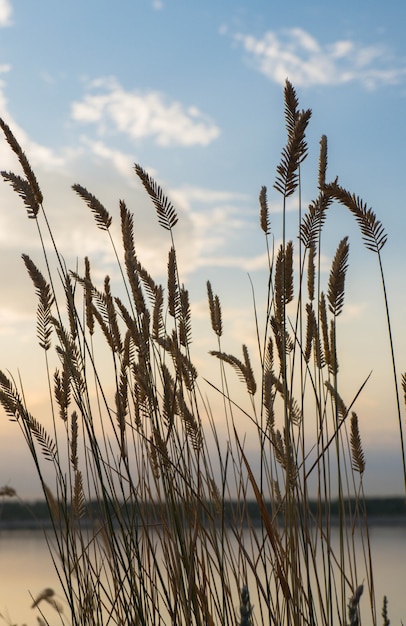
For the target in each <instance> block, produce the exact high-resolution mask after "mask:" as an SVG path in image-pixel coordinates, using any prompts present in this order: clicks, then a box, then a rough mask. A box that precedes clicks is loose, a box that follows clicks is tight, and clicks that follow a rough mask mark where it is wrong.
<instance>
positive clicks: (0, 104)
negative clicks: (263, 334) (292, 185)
mask: <svg viewBox="0 0 406 626" xmlns="http://www.w3.org/2000/svg"><path fill="white" fill-rule="evenodd" d="M405 11H406V9H405V7H404V5H403V3H402V2H397V1H393V2H389V3H385V4H384V3H382V2H381V1H368V2H366V1H360V2H357V3H355V2H347V1H344V2H340V3H333V2H327V1H324V2H321V1H316V2H297V1H291V2H289V3H280V2H271V1H270V0H244V1H239V0H222V1H221V2H215V1H214V0H206V1H205V2H200V3H191V2H186V0H118V1H117V2H115V3H113V2H106V1H105V0H97V1H96V0H86V2H79V1H78V0H70V2H61V1H59V0H41V1H40V2H32V1H31V0H19V1H18V2H17V1H13V0H0V115H1V116H2V117H3V119H4V120H5V121H6V122H7V123H8V124H9V125H10V126H11V127H12V129H13V130H14V132H15V134H16V136H17V138H18V139H19V141H20V143H21V144H22V145H23V147H24V149H25V151H26V153H27V155H28V156H29V159H30V161H31V163H32V165H33V167H34V169H35V170H36V172H37V175H38V178H39V180H40V184H41V187H42V190H43V192H44V196H45V207H46V210H47V212H48V215H49V216H50V218H51V222H52V224H53V226H54V231H55V234H56V238H57V241H58V244H59V245H60V246H61V248H62V252H63V253H64V255H65V257H66V259H67V261H68V263H70V264H71V265H72V264H73V265H74V264H75V261H76V258H78V257H79V258H82V257H83V254H84V253H87V254H89V256H91V258H92V259H94V267H95V268H96V269H97V272H98V276H99V277H100V278H102V277H103V275H104V273H106V272H107V271H110V269H111V268H110V263H111V261H112V256H111V252H110V249H109V247H108V245H107V242H105V240H104V239H103V238H102V237H100V231H95V229H94V225H93V222H92V218H91V216H90V215H88V214H87V213H86V209H85V208H84V207H83V205H82V203H81V202H80V201H79V199H78V198H76V196H75V195H74V194H73V192H72V191H71V189H70V185H71V184H72V183H75V182H77V183H80V184H83V185H84V186H86V187H87V188H88V189H89V191H91V192H92V193H94V194H95V195H96V196H97V197H99V199H100V200H101V201H102V202H103V203H104V204H105V205H106V206H107V207H108V208H109V210H110V211H111V212H112V214H113V215H115V216H118V200H119V199H120V198H124V199H125V200H126V201H127V203H128V206H129V208H130V209H131V210H133V211H134V213H135V225H136V243H137V251H138V254H139V256H140V258H141V259H142V260H143V262H144V263H145V265H146V266H147V267H148V269H149V270H150V272H151V273H153V274H154V275H155V276H156V277H157V278H158V279H159V278H160V277H161V280H162V279H163V276H164V273H165V264H166V256H165V254H166V253H165V254H162V253H161V252H162V249H163V248H162V246H164V249H165V250H166V247H167V240H166V239H165V234H164V233H162V232H161V231H160V229H159V227H158V226H157V224H156V220H155V215H154V212H153V210H152V209H151V206H150V204H149V201H148V199H147V198H146V197H145V193H143V190H142V189H141V188H140V186H139V185H138V183H137V181H136V180H135V175H134V173H133V170H132V165H133V163H134V162H139V163H140V164H141V165H142V166H143V167H145V168H147V169H148V170H149V171H150V172H151V173H152V174H153V175H154V176H155V178H156V179H157V181H158V182H159V183H160V184H161V185H162V186H163V188H164V189H165V191H166V192H167V193H168V195H169V196H170V198H171V199H172V200H173V202H174V204H175V205H176V207H177V209H178V213H179V216H180V222H179V227H177V233H176V236H177V246H178V252H179V254H180V261H181V268H182V272H183V278H184V279H185V281H186V283H187V285H188V287H189V289H190V292H191V297H192V299H193V302H194V315H195V319H196V329H197V330H196V338H195V345H196V347H197V349H198V348H199V347H200V348H202V349H203V350H205V351H207V349H210V348H211V347H215V346H214V338H213V345H210V346H207V345H206V340H205V339H204V338H202V337H203V336H204V333H205V330H208V326H205V324H206V323H207V312H206V300H205V284H206V280H207V278H210V279H211V280H212V283H213V288H214V289H215V291H216V293H218V294H219V295H220V297H221V300H222V303H223V312H224V317H225V322H226V334H227V337H228V339H226V340H225V341H226V342H227V341H229V345H228V346H227V344H226V348H228V349H229V350H230V351H235V346H236V345H237V346H238V347H239V346H240V344H241V343H242V340H241V335H242V334H244V339H245V340H246V341H247V342H248V343H249V341H250V339H249V338H250V336H251V335H252V337H253V329H252V307H251V290H250V284H249V280H248V277H247V273H248V272H249V274H250V276H251V277H252V279H253V282H254V285H255V287H256V289H257V293H258V298H259V299H260V297H261V294H262V293H263V286H264V285H266V259H265V248H264V242H263V238H262V236H261V233H260V231H259V228H258V193H259V190H260V188H261V186H262V185H267V187H268V188H269V200H270V206H271V210H272V215H271V220H272V225H275V230H276V234H275V236H276V237H278V234H277V231H278V228H279V220H280V212H279V211H280V198H279V197H278V195H277V193H276V192H272V185H273V182H274V178H275V168H276V165H277V163H278V161H279V158H280V150H281V148H282V147H283V143H284V118H283V85H284V81H285V79H286V78H287V77H288V78H289V79H290V80H291V81H292V83H293V84H294V86H295V87H296V90H297V93H298V96H299V99H300V105H301V107H303V108H311V109H312V110H313V118H312V120H311V123H310V128H309V132H308V143H309V152H310V155H309V158H308V160H307V161H306V163H305V165H304V169H303V198H304V200H305V202H307V201H310V200H311V199H313V197H314V196H315V195H316V193H317V189H316V184H317V167H316V165H317V159H318V142H319V139H320V136H321V135H322V134H326V135H327V137H328V141H329V178H330V179H333V178H335V176H337V175H338V176H339V180H340V182H341V183H342V184H343V185H344V186H345V187H347V188H349V189H350V190H351V191H353V192H355V193H356V194H359V195H360V196H361V197H362V198H363V199H364V200H366V201H367V202H368V204H369V205H372V207H373V208H374V210H375V211H376V212H377V214H378V217H379V218H380V219H381V220H382V221H383V224H384V226H385V228H386V230H387V232H388V235H389V241H388V244H387V246H386V248H385V250H384V255H383V256H384V264H385V265H384V269H385V271H386V276H387V281H388V289H389V298H390V303H391V307H392V313H393V323H394V332H395V339H396V347H397V357H398V365H399V371H405V370H406V358H405V354H406V341H405V340H406V337H405V331H404V319H405V314H406V297H405V293H404V292H405V290H404V269H403V268H404V261H405V250H404V234H405V226H406V216H405V211H406V207H405V201H404V193H403V188H404V171H405V159H404V146H405V143H406V124H405V121H404V109H405V103H406V43H405V38H404V25H405V17H406V16H405ZM0 169H2V170H3V169H14V170H17V166H16V164H15V161H14V159H13V155H11V154H10V150H9V148H8V146H7V145H6V144H5V142H4V141H0ZM0 202H1V206H0V244H1V245H0V255H1V259H2V262H1V266H2V267H3V273H2V280H1V282H0V352H1V356H2V358H1V367H2V369H6V368H8V369H10V370H11V371H13V372H16V371H17V368H19V370H20V372H21V376H22V378H23V380H24V384H25V386H26V388H27V390H28V392H29V394H30V398H31V401H32V403H33V405H34V407H35V406H38V407H40V406H41V402H42V400H43V398H42V396H41V392H40V389H41V388H42V387H41V383H40V382H38V380H37V378H36V377H34V376H33V368H34V370H35V371H36V369H37V368H36V366H33V361H32V360H31V359H34V358H36V357H38V358H40V357H41V355H39V356H38V355H36V350H37V348H36V342H35V301H34V299H33V297H32V290H31V285H30V284H29V281H28V279H27V278H26V276H25V271H24V269H23V267H22V262H21V258H20V255H21V253H22V252H26V253H29V254H30V255H32V256H33V258H36V257H35V255H37V258H38V259H39V258H40V256H39V250H38V242H37V240H36V238H35V232H34V231H33V228H32V223H31V222H29V221H28V220H27V219H26V218H25V215H24V209H23V207H22V206H21V205H20V203H19V202H18V198H14V196H13V194H12V192H11V190H10V189H9V188H8V187H7V186H6V185H5V184H3V185H1V186H0ZM292 216H293V213H292ZM294 219H296V218H293V217H292V218H291V221H292V224H293V223H294V222H293V220H294ZM117 223H118V220H117ZM345 234H348V235H349V236H350V245H351V256H350V277H349V279H348V296H347V299H346V308H345V312H344V314H343V324H344V325H345V329H346V334H347V337H348V340H347V342H346V343H345V342H343V346H342V348H343V371H344V372H345V373H344V374H343V379H344V382H343V384H344V387H345V385H347V388H348V390H349V393H351V392H354V390H355V389H356V388H357V384H361V382H362V380H363V379H364V378H365V377H366V375H367V374H368V373H369V371H370V370H373V382H372V384H371V387H370V389H369V390H368V394H367V395H366V396H365V397H364V398H363V399H362V400H360V403H359V407H358V410H359V415H360V427H361V434H362V436H363V440H364V443H365V448H366V456H367V467H368V460H370V462H369V467H368V471H369V472H370V474H369V476H370V478H368V477H367V478H366V483H367V486H368V488H369V491H370V492H375V493H381V494H384V493H402V488H403V483H402V477H401V467H400V462H399V454H398V447H397V446H398V441H397V440H398V430H397V422H396V416H395V414H394V407H395V404H394V400H393V394H392V387H391V385H392V381H391V378H390V373H389V367H390V361H389V352H388V344H387V337H386V328H385V326H384V311H383V304H382V299H381V290H380V283H379V275H378V268H377V264H376V260H375V259H374V258H371V256H370V254H369V253H368V252H367V251H365V250H364V249H363V248H362V245H361V239H360V235H359V233H358V230H357V228H356V226H355V225H354V224H353V221H352V219H351V217H350V216H348V215H347V214H346V213H345V211H344V210H343V209H337V210H336V212H335V213H334V214H333V215H332V217H331V219H330V217H329V223H328V225H327V228H326V243H327V246H331V247H330V249H329V248H327V251H326V255H327V256H326V266H327V263H328V261H329V260H330V259H331V257H332V255H333V254H334V251H335V247H336V245H337V244H338V241H339V239H341V238H342V237H343V236H344V235H345ZM291 236H292V237H295V236H296V232H293V234H292V235H291ZM84 251H85V252H84ZM113 279H114V276H113ZM347 329H348V330H347ZM200 332H201V333H202V335H200V334H199V333H200ZM251 343H252V345H254V343H255V342H254V338H252V341H251ZM38 350H39V349H38ZM2 429H3V436H2V437H0V483H9V484H12V485H13V486H15V487H16V488H17V489H18V491H19V492H20V493H21V494H22V495H26V494H27V493H28V494H29V493H31V494H32V491H30V487H29V485H30V483H29V481H28V476H29V475H30V474H31V468H30V466H29V460H28V455H26V454H24V453H23V452H21V451H22V449H23V447H22V445H21V443H19V442H18V433H17V434H16V427H15V425H13V424H11V425H10V424H7V423H6V421H5V420H4V428H3V426H2ZM0 432H1V431H0ZM11 446H13V448H11ZM3 447H4V449H3ZM11 449H13V450H15V451H18V455H17V454H16V453H15V452H13V453H12V454H11V453H10V450H11ZM16 456H18V462H16V461H15V457H16ZM22 458H23V462H22V461H21V459H22ZM368 481H369V482H368Z"/></svg>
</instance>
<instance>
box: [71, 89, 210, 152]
mask: <svg viewBox="0 0 406 626" xmlns="http://www.w3.org/2000/svg"><path fill="white" fill-rule="evenodd" d="M71 117H72V119H73V120H75V121H77V122H82V123H87V124H95V125H96V126H97V132H98V134H99V135H100V136H103V135H106V134H107V133H123V134H125V135H127V136H128V137H129V138H130V139H132V140H139V139H142V138H145V137H151V138H153V139H154V141H155V142H156V143H157V144H158V145H160V146H173V145H177V146H193V145H201V146H206V145H208V144H209V143H211V142H212V141H213V140H214V139H216V138H217V137H218V136H219V134H220V130H219V128H218V127H217V126H216V124H215V123H214V122H213V121H212V120H210V119H209V118H208V117H207V116H205V115H204V114H203V113H201V112H200V110H199V109H198V108H197V107H195V106H187V107H185V106H184V105H183V104H181V103H180V102H176V101H170V100H169V99H168V98H167V97H166V96H165V95H164V94H162V93H160V92H158V91H147V92H141V91H126V90H125V89H124V88H123V87H122V86H121V85H120V84H119V83H118V82H117V81H116V80H115V79H114V78H111V77H110V78H101V79H97V80H95V81H92V83H91V84H90V85H89V93H87V94H86V95H85V96H84V98H83V99H82V100H80V101H76V102H74V103H73V105H72V110H71Z"/></svg>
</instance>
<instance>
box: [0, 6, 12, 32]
mask: <svg viewBox="0 0 406 626" xmlns="http://www.w3.org/2000/svg"><path fill="white" fill-rule="evenodd" d="M11 14H12V7H11V2H10V1H9V0H0V26H10V24H11Z"/></svg>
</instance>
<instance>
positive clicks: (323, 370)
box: [0, 81, 406, 626]
mask: <svg viewBox="0 0 406 626" xmlns="http://www.w3.org/2000/svg"><path fill="white" fill-rule="evenodd" d="M284 100H285V121H286V131H287V139H286V145H285V147H284V148H283V150H282V154H281V161H280V163H279V165H278V167H277V172H276V179H275V185H274V187H275V190H276V191H277V193H279V194H280V195H281V197H282V203H283V207H284V209H283V213H282V220H281V225H280V229H276V230H275V231H274V230H273V229H274V225H273V224H272V225H271V220H270V212H269V207H268V199H267V189H266V188H265V187H262V189H261V191H260V195H259V225H260V228H261V229H262V232H263V235H264V247H265V249H266V251H267V255H268V267H269V276H268V278H267V295H266V299H265V302H264V306H263V307H258V305H256V304H255V306H254V309H253V316H254V320H255V324H256V332H257V339H258V350H257V353H256V354H253V353H251V352H250V351H249V349H248V347H247V345H246V344H245V343H244V344H243V345H242V348H241V349H240V350H238V352H237V351H236V353H235V354H230V353H228V352H225V351H224V349H223V344H222V338H223V335H224V334H226V332H227V329H226V327H225V325H224V323H223V316H222V309H221V298H220V296H219V295H217V294H215V293H214V291H213V287H212V284H211V282H210V281H209V282H207V299H208V318H209V319H210V321H211V326H212V329H213V333H214V334H213V350H212V351H211V355H210V356H209V357H208V358H211V359H213V367H215V366H216V367H218V376H217V375H214V376H213V379H212V380H210V381H209V380H205V379H201V378H200V377H199V375H198V371H197V369H196V367H195V365H194V361H193V351H192V319H191V307H190V301H189V293H188V290H187V288H186V287H185V285H184V283H183V282H182V278H181V276H182V271H181V268H180V267H179V265H178V260H177V253H176V224H177V222H178V215H177V212H176V209H175V207H174V206H173V204H172V203H171V202H170V200H169V199H168V198H167V197H166V195H165V193H164V191H163V190H162V189H161V187H160V186H159V184H158V183H157V182H156V181H155V180H153V179H152V177H151V176H150V175H149V174H148V173H147V172H146V171H145V170H144V169H143V168H142V167H141V166H140V165H135V168H134V169H135V175H136V176H137V177H138V178H139V180H140V182H141V183H142V185H143V187H144V188H145V191H146V193H147V194H148V196H149V197H150V199H151V202H152V205H153V207H154V208H155V211H156V214H157V218H158V222H159V224H160V226H161V227H162V228H163V229H165V230H166V231H167V234H168V263H167V268H168V275H167V282H166V285H165V286H164V285H162V284H159V283H157V282H156V281H155V279H154V278H153V276H151V274H150V273H149V272H148V270H147V269H146V268H145V267H144V266H143V264H142V260H141V259H139V258H138V256H137V253H136V248H135V243H134V229H133V215H132V213H131V212H130V211H129V209H128V208H127V205H126V204H125V202H123V201H121V202H120V204H119V219H120V224H121V237H122V240H121V243H120V242H117V241H115V240H114V238H113V236H112V234H111V228H110V227H111V224H112V223H113V219H115V218H114V216H112V215H110V213H109V211H108V210H107V209H106V208H105V207H104V206H103V205H102V203H101V202H100V201H99V200H98V199H97V198H96V197H95V196H94V195H93V194H92V193H90V192H89V191H88V190H87V189H86V188H85V187H83V186H82V185H79V184H76V185H73V190H74V192H75V193H76V194H77V195H78V196H79V197H80V198H81V199H82V200H83V201H84V204H85V205H86V206H87V207H88V208H89V209H90V211H91V212H92V214H93V216H94V218H95V223H96V227H97V228H98V229H100V230H101V231H103V233H104V235H105V236H106V237H108V239H109V241H110V243H111V245H112V247H113V251H114V254H115V258H116V261H117V265H118V269H119V272H120V275H121V277H122V283H123V288H122V289H121V291H120V295H115V294H114V293H113V291H112V286H111V280H110V277H109V276H106V277H105V280H104V282H103V284H102V285H97V284H95V282H94V280H93V278H92V269H93V268H92V261H91V259H90V258H88V257H85V258H84V259H83V264H82V267H81V268H79V269H78V268H76V269H75V271H71V270H68V269H67V268H66V266H65V263H64V260H63V251H61V250H59V249H58V248H57V247H56V245H55V244H53V245H54V249H53V253H52V252H49V251H48V249H47V248H46V247H45V245H44V243H43V241H44V237H45V235H47V236H50V237H51V241H52V242H54V238H53V230H52V227H51V225H50V223H49V221H48V219H47V215H46V209H45V203H44V199H43V195H42V192H41V190H40V187H39V184H38V181H37V179H36V177H35V175H34V173H33V171H32V169H31V167H30V164H29V162H28V159H27V157H26V156H25V154H24V152H23V150H22V148H21V147H20V145H19V143H18V141H17V139H16V138H15V137H14V135H13V133H12V131H11V130H10V128H9V127H8V126H7V124H5V123H4V122H3V121H0V126H1V128H2V130H3V132H4V134H5V138H6V140H7V141H8V143H9V145H10V147H11V149H12V150H13V151H14V152H15V154H16V155H17V157H18V159H19V162H20V165H21V168H22V175H16V174H14V173H12V172H1V174H2V176H3V178H4V180H5V181H6V182H8V183H10V184H11V186H12V188H13V189H14V191H15V192H16V193H18V195H19V196H21V198H22V200H23V203H24V205H25V207H26V210H27V214H28V217H29V218H30V219H32V220H34V221H35V223H36V227H37V232H38V236H39V237H40V240H41V243H42V251H43V259H42V260H41V259H38V260H33V259H31V258H30V257H29V256H27V255H25V254H24V255H23V261H24V264H25V266H26V268H27V271H28V274H29V276H30V278H31V280H32V283H33V286H34V290H35V294H36V297H37V301H38V305H37V338H38V343H39V346H40V348H41V349H42V350H43V352H44V360H45V368H46V371H47V376H48V385H49V395H50V400H49V402H50V412H51V415H52V421H51V422H50V424H51V425H50V426H49V425H48V424H47V425H44V424H43V423H42V422H41V421H40V420H38V419H37V418H36V417H34V416H33V415H32V414H31V412H30V410H29V398H27V399H26V398H25V396H24V392H23V389H22V388H20V386H19V385H17V384H16V382H15V381H14V380H13V379H12V378H11V377H10V376H9V375H7V374H6V373H4V372H3V371H1V372H0V402H1V404H2V406H3V408H4V411H5V413H6V415H7V416H8V417H9V418H12V419H14V420H15V421H16V422H17V425H18V426H19V427H20V429H21V431H22V434H23V436H24V438H25V440H26V442H27V445H28V452H29V454H30V455H31V457H32V459H33V462H34V466H35V469H36V471H37V473H38V476H39V478H40V480H41V484H42V487H43V492H44V498H45V499H46V502H47V504H48V507H49V512H50V516H51V520H52V530H53V534H52V537H51V538H50V539H49V544H50V550H51V554H52V558H53V560H54V563H55V567H56V570H57V573H58V576H59V579H60V581H61V584H62V588H63V592H64V595H65V599H66V602H67V604H68V606H69V614H67V615H65V614H64V613H62V611H61V610H60V607H59V604H56V607H55V608H56V610H57V611H58V613H59V615H60V619H61V621H62V623H64V624H65V623H67V624H72V626H76V625H77V626H79V625H80V626H86V625H89V626H90V625H91V626H93V625H96V624H97V625H99V624H106V625H107V624H117V625H120V626H121V625H123V624H140V625H147V624H148V625H158V624H177V625H178V624H185V625H186V624H188V625H189V624H196V626H202V625H203V624H204V625H206V624H209V625H210V624H224V625H231V624H240V625H241V626H242V625H244V626H245V625H247V624H254V623H255V624H270V623H274V624H278V625H282V624H286V626H299V625H303V624H309V625H314V626H316V625H317V626H332V625H333V624H336V623H340V624H349V625H351V626H358V624H359V623H360V615H361V613H362V615H363V616H364V617H363V619H364V621H365V622H366V621H369V622H370V623H372V624H376V623H377V621H378V618H377V611H376V598H375V591H374V578H373V568H372V557H371V548H370V539H369V533H368V520H367V516H366V513H365V498H364V492H363V475H364V472H365V471H366V470H365V467H366V462H365V454H364V451H363V447H362V437H361V433H360V427H359V421H358V417H357V413H356V412H355V404H356V400H357V398H358V396H359V394H360V393H362V392H363V390H364V386H365V383H366V380H365V381H360V384H359V389H358V391H357V392H356V393H355V394H354V396H353V397H349V398H344V397H342V389H341V381H340V368H339V362H340V359H339V355H338V353H337V352H338V349H337V346H338V344H339V341H338V338H339V333H340V332H341V328H340V324H339V318H340V315H341V313H342V311H343V309H344V306H345V285H346V278H347V273H348V271H349V240H348V237H345V236H344V237H343V238H342V239H341V240H340V241H338V244H337V250H336V253H335V256H334V258H333V260H332V263H331V269H330V272H329V276H328V279H327V280H326V279H325V276H324V274H323V273H322V272H321V269H320V268H321V255H322V244H323V227H324V224H325V222H326V220H327V219H328V214H329V212H331V211H332V210H334V206H335V203H336V202H339V203H341V204H343V205H344V206H346V207H347V208H348V209H349V211H350V212H351V213H352V215H353V216H354V218H355V220H356V222H357V223H358V225H359V227H360V229H361V234H362V237H363V240H364V243H365V245H366V247H367V249H368V250H370V251H371V252H373V253H374V254H375V255H376V256H377V258H378V268H379V270H380V278H379V277H378V280H381V281H382V286H383V292H384V298H385V304H386V305H387V298H386V289H385V281H384V274H383V270H382V258H381V250H382V248H383V246H384V245H385V243H386V239H387V238H386V233H385V231H384V228H383V225H382V224H381V222H380V221H379V220H378V218H377V217H376V215H375V213H374V212H373V211H372V209H370V208H367V205H366V204H365V203H364V202H363V201H362V200H360V199H359V198H358V197H356V196H355V195H353V194H351V193H350V192H348V191H347V190H345V189H344V188H343V187H341V186H340V185H338V183H337V180H334V181H333V182H331V183H327V182H326V177H327V139H326V137H322V139H321V142H320V158H319V169H318V189H317V192H316V194H317V195H316V199H315V200H314V201H313V202H312V203H311V204H310V206H309V207H307V208H305V207H303V206H302V203H301V194H300V184H301V177H302V170H303V168H304V162H305V159H306V156H307V152H308V147H307V142H306V129H307V126H308V124H309V122H310V119H311V111H310V110H300V109H299V102H298V98H297V95H296V92H295V89H294V88H293V86H292V85H291V84H290V83H289V82H288V81H287V82H286V85H285V91H284ZM295 195H296V196H297V206H298V213H299V217H300V221H299V231H298V233H294V234H291V233H289V232H288V225H287V220H286V201H287V199H288V198H289V197H291V196H295ZM277 239H278V240H280V241H281V243H280V245H278V246H276V245H275V241H276V240H277ZM294 242H295V243H294ZM61 289H62V291H61ZM61 293H62V297H61V295H60V294H61ZM387 313H388V316H387V321H388V329H389V337H390V350H391V354H392V362H393V371H394V382H395V390H396V397H397V400H398V411H399V427H400V442H401V448H402V454H403V459H404V450H403V434H402V421H401V417H400V415H401V414H400V401H399V389H398V381H397V376H396V364H395V356H394V349H393V340H392V332H391V329H390V316H389V309H388V308H387ZM54 364H55V365H54ZM235 375H237V377H238V379H239V383H238V384H239V385H241V386H242V387H243V388H245V391H246V394H247V397H248V401H249V402H248V404H247V406H248V408H246V407H245V405H244V406H242V402H241V401H240V400H239V399H238V398H239V397H240V391H239V390H238V393H237V391H236V381H235ZM405 381H406V375H404V376H403V378H402V384H403V390H405V389H406V383H405ZM210 394H211V396H210ZM208 396H210V397H211V401H208V400H207V397H208ZM213 406H216V414H214V412H213ZM218 406H222V407H223V415H222V416H221V421H222V423H225V424H226V426H227V433H228V436H227V438H226V440H224V437H220V434H219V415H218V408H217V407H218ZM247 432H249V433H250V434H249V436H250V437H251V441H252V438H255V441H256V448H257V460H256V463H255V465H254V464H253V463H252V461H251V462H250V460H249V455H248V453H247V446H246V433H247ZM49 464H51V466H52V468H53V482H52V484H47V483H46V481H45V478H44V475H45V474H44V468H45V467H46V465H48V466H49ZM404 467H405V466H403V468H404ZM333 468H336V471H333ZM405 479H406V472H405ZM311 483H312V485H316V487H315V493H316V494H317V503H316V504H317V506H316V507H314V506H311V504H310V484H311ZM336 494H338V505H339V506H338V509H339V516H338V520H335V519H334V518H333V513H332V505H333V500H334V498H335V497H336ZM350 498H352V504H351V503H350ZM251 499H253V500H254V504H253V503H252V502H251ZM354 503H355V504H354ZM335 523H338V528H339V542H338V545H336V544H335V543H334V541H333V537H332V528H333V524H335ZM355 533H358V536H359V538H360V539H359V540H360V541H361V542H362V545H363V555H364V556H363V558H362V559H361V561H359V560H358V559H357V557H356V551H355V539H354V536H355ZM362 581H365V582H364V583H362ZM363 584H364V585H365V593H364V595H362V593H363V590H364V586H363ZM45 592H46V593H45ZM45 592H44V594H45V595H44V594H43V597H42V596H40V597H39V598H38V599H36V600H35V601H34V602H36V604H37V605H39V604H40V602H41V601H42V600H44V599H45V600H47V601H50V600H52V598H53V595H54V594H53V592H52V590H51V589H47V590H45ZM383 619H384V624H388V623H389V619H388V613H387V601H386V598H385V604H384V613H383Z"/></svg>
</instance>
